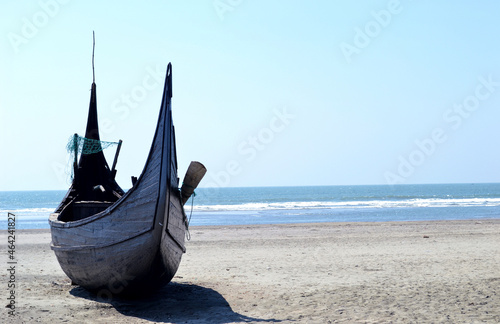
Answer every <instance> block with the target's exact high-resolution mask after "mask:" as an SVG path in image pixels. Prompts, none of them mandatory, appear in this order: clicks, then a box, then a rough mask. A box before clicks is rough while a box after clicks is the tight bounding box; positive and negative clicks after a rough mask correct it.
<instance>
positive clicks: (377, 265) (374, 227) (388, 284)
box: [0, 219, 500, 323]
mask: <svg viewBox="0 0 500 324" xmlns="http://www.w3.org/2000/svg"><path fill="white" fill-rule="evenodd" d="M190 232H191V236H192V239H191V241H189V242H187V253H186V254H185V255H184V257H183V260H182V263H181V267H180V268H179V271H178V272H177V275H176V277H175V278H174V280H173V282H172V283H171V284H169V285H167V286H166V287H164V288H162V289H161V290H160V291H159V292H157V293H156V294H154V295H153V296H151V297H148V298H146V299H143V300H113V301H108V300H102V299H99V298H97V297H96V296H95V295H93V294H91V293H89V292H87V291H86V290H84V289H82V288H80V287H78V286H71V284H70V281H69V279H67V277H66V276H65V275H64V273H63V272H62V270H61V269H60V267H59V264H58V263H57V260H56V258H55V256H54V254H53V253H52V251H51V250H50V247H49V242H50V233H49V231H48V230H23V231H22V230H18V231H17V232H16V241H17V245H16V250H15V255H16V257H17V259H18V264H17V265H16V274H15V275H16V284H17V289H16V313H17V315H16V316H15V317H8V316H7V314H8V310H9V309H8V308H3V307H2V309H3V312H4V314H2V315H0V321H2V320H1V319H7V320H10V321H11V322H13V323H17V322H19V323H36V322H42V323H89V322H93V323H152V322H156V323H170V322H172V323H245V322H247V323H391V322H392V323H479V322H486V323H499V322H500V219H497V220H482V221H443V222H403V223H396V222H395V223H321V224H292V225H264V226H226V227H192V228H191V231H190ZM0 240H1V242H2V247H3V248H2V249H3V250H4V251H6V250H7V247H6V242H7V236H6V232H5V231H2V232H1V235H0ZM2 255H4V268H5V269H7V268H8V267H7V253H5V252H3V253H2ZM2 272H3V273H1V282H2V283H1V284H2V285H3V287H2V289H1V291H2V295H1V296H2V300H3V302H4V304H7V302H8V301H7V299H6V298H7V282H8V276H9V274H8V272H7V271H6V270H5V271H2Z"/></svg>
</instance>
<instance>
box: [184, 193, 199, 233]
mask: <svg viewBox="0 0 500 324" xmlns="http://www.w3.org/2000/svg"><path fill="white" fill-rule="evenodd" d="M194 197H196V192H194V191H193V195H192V198H191V211H190V212H189V218H187V217H186V215H185V214H184V217H186V218H185V222H186V240H188V241H190V240H191V233H189V223H191V216H193V207H194Z"/></svg>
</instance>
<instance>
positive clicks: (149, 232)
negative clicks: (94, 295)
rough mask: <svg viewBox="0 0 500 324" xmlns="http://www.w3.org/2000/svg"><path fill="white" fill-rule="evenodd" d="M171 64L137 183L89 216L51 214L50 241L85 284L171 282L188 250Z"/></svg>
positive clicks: (117, 288) (117, 289)
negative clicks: (67, 217)
mask: <svg viewBox="0 0 500 324" xmlns="http://www.w3.org/2000/svg"><path fill="white" fill-rule="evenodd" d="M170 69H171V67H170V65H169V70H167V80H166V82H165V91H164V97H163V101H162V108H161V110H160V116H159V120H158V125H157V128H156V132H155V137H154V140H153V144H152V146H151V151H150V154H149V156H148V160H147V162H146V165H145V167H144V171H143V173H142V174H141V176H140V178H139V180H138V181H137V183H136V185H135V186H134V187H133V188H132V189H130V190H129V191H128V192H127V193H126V194H125V195H124V196H123V197H122V198H120V199H119V200H118V201H117V202H116V203H114V204H113V205H111V206H110V207H109V208H107V209H106V210H105V211H103V212H101V213H98V214H95V215H92V216H90V217H87V218H84V219H81V220H77V221H70V222H63V221H60V220H58V217H59V214H58V213H54V214H52V215H51V216H50V219H49V223H50V226H51V233H52V245H51V247H52V249H53V250H54V252H55V254H56V256H57V259H58V261H59V263H60V265H61V267H62V269H63V271H64V272H65V273H66V274H67V275H68V277H69V278H71V279H72V280H73V282H75V283H77V284H79V285H81V286H83V287H85V288H88V289H92V290H96V289H101V290H103V291H109V292H110V293H111V294H115V293H122V292H127V291H130V290H142V289H148V288H150V287H151V286H154V285H157V284H158V283H159V282H168V281H170V280H171V279H172V277H173V276H174V274H175V272H176V271H177V268H178V266H179V263H180V259H181V256H182V253H183V252H184V251H185V248H184V235H185V230H186V225H185V214H184V209H183V206H182V205H181V204H180V193H179V190H178V179H177V161H176V156H175V135H174V130H173V125H172V119H171V107H170V100H168V99H169V98H167V96H168V93H169V91H167V87H170V86H171V83H169V82H168V80H169V76H170V75H169V74H168V73H169V72H168V71H170ZM170 77H171V76H170ZM111 288H112V289H111ZM113 291H114V292H113Z"/></svg>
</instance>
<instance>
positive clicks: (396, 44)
mask: <svg viewBox="0 0 500 324" xmlns="http://www.w3.org/2000/svg"><path fill="white" fill-rule="evenodd" d="M0 6H1V10H0V16H1V19H0V35H1V37H0V49H1V50H0V55H1V59H0V71H1V74H0V121H1V123H0V151H1V152H2V155H1V157H0V190H33V189H40V190H44V189H66V188H67V187H68V185H69V164H68V163H67V161H68V154H67V152H66V151H65V145H66V143H67V140H68V138H69V137H70V136H71V135H72V134H73V133H74V132H78V133H80V134H83V133H84V131H85V125H86V117H87V109H88V103H89V96H90V85H91V83H92V70H91V55H92V31H93V30H94V31H95V32H96V53H95V55H96V57H95V66H96V83H97V98H98V111H99V120H100V123H101V139H103V140H109V141H116V140H118V139H122V140H123V141H124V144H123V147H122V151H121V154H120V158H119V161H118V166H117V169H118V176H117V179H118V182H119V183H120V185H121V186H122V187H123V188H125V189H126V188H129V187H130V185H131V184H130V176H131V175H135V176H138V175H139V174H140V173H141V171H142V167H143V166H144V162H145V159H146V157H147V153H148V151H149V147H150V144H151V139H152V136H153V132H154V128H155V124H156V120H157V114H158V110H159V106H160V101H161V91H162V86H163V78H164V74H165V68H166V66H167V64H168V62H172V64H173V87H174V88H173V90H174V97H173V113H174V123H175V126H176V131H177V155H178V161H179V174H180V175H181V177H183V174H184V172H185V170H186V168H187V166H188V164H189V162H190V161H191V160H199V161H201V162H203V163H204V164H205V165H206V167H207V168H208V170H209V173H208V174H207V176H206V178H205V179H204V181H203V182H202V185H203V186H286V185H337V184H338V185H345V184H387V183H449V182H500V127H498V123H499V121H500V59H499V57H500V55H499V54H500V36H499V34H498V31H499V30H500V21H499V19H498V13H499V12H500V3H497V2H493V1H479V2H470V1H467V2H466V1H453V2H452V1H441V2H440V3H436V2H435V1H423V0H421V1H410V0H401V1H355V2H354V1H305V0H304V1H272V2H271V1H259V0H254V1H246V0H241V1H238V0H231V1H230V0H215V1H212V0H205V1H189V2H188V1H169V0H162V1H147V2H146V1H142V2H140V1H122V2H120V4H119V5H118V4H116V3H109V2H104V1H101V2H98V1H84V2H82V1H69V0H64V1H63V0H41V1H22V2H21V1H4V2H2V4H1V5H0ZM157 80H159V82H158V81H157ZM106 154H107V156H108V162H109V163H111V162H112V157H113V155H114V149H110V150H108V151H107V152H106ZM65 169H66V170H65ZM65 172H66V173H65Z"/></svg>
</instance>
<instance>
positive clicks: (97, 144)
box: [66, 134, 118, 180]
mask: <svg viewBox="0 0 500 324" xmlns="http://www.w3.org/2000/svg"><path fill="white" fill-rule="evenodd" d="M113 145H118V142H106V141H99V140H95V139H91V138H86V137H82V136H80V135H78V134H75V135H73V136H71V137H70V139H69V141H68V144H67V145H66V150H67V151H68V153H70V155H71V157H70V161H72V163H73V162H74V163H76V161H77V159H78V154H84V155H88V154H95V153H99V152H101V151H102V150H105V149H107V148H108V147H110V146H113ZM73 178H74V170H73V168H71V180H73Z"/></svg>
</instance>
